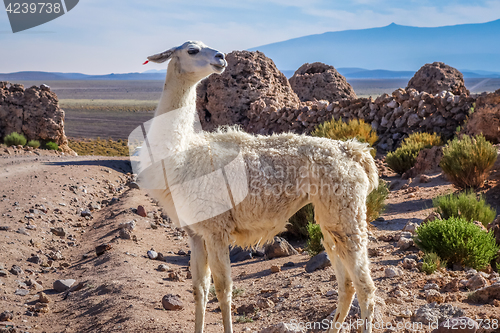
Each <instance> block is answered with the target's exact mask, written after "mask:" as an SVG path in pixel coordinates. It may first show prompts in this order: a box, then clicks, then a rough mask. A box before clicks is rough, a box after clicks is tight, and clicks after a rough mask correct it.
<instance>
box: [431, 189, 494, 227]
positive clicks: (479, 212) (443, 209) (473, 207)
mask: <svg viewBox="0 0 500 333" xmlns="http://www.w3.org/2000/svg"><path fill="white" fill-rule="evenodd" d="M432 204H433V205H434V207H435V208H436V212H438V213H439V214H440V215H441V217H442V218H443V219H448V218H450V217H462V218H464V219H465V220H467V221H480V222H481V223H482V224H483V225H484V226H485V227H486V226H487V225H488V223H491V222H493V220H494V219H495V216H496V215H497V213H496V211H495V210H494V209H493V208H491V206H490V205H488V204H487V203H486V201H485V200H484V197H483V196H482V195H479V199H478V198H477V196H476V194H475V193H474V192H472V191H466V192H462V193H460V194H458V195H455V194H448V195H444V196H440V197H437V198H435V199H434V200H432Z"/></svg>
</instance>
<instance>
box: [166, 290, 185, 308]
mask: <svg viewBox="0 0 500 333" xmlns="http://www.w3.org/2000/svg"><path fill="white" fill-rule="evenodd" d="M161 304H162V305H163V308H164V309H165V310H170V311H178V310H182V309H183V308H184V304H183V303H182V301H181V298H180V297H179V296H177V295H172V294H168V295H165V296H163V298H162V300H161Z"/></svg>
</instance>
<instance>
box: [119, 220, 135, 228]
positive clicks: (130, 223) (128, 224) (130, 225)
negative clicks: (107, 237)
mask: <svg viewBox="0 0 500 333" xmlns="http://www.w3.org/2000/svg"><path fill="white" fill-rule="evenodd" d="M136 226H137V223H136V222H135V220H132V221H128V222H122V223H120V224H119V225H118V228H120V229H128V230H130V231H132V230H134V229H135V227H136Z"/></svg>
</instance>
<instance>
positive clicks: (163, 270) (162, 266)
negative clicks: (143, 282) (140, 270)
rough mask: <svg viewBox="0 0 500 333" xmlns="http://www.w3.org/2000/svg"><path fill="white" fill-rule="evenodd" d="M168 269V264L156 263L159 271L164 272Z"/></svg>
mask: <svg viewBox="0 0 500 333" xmlns="http://www.w3.org/2000/svg"><path fill="white" fill-rule="evenodd" d="M169 269H170V267H168V265H165V264H160V265H158V270H159V271H160V272H166V271H168V270H169Z"/></svg>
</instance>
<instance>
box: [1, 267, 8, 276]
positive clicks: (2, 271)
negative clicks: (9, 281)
mask: <svg viewBox="0 0 500 333" xmlns="http://www.w3.org/2000/svg"><path fill="white" fill-rule="evenodd" d="M7 275H8V272H7V271H6V270H5V269H0V277H4V276H7Z"/></svg>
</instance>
